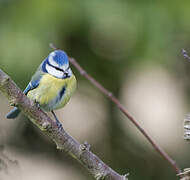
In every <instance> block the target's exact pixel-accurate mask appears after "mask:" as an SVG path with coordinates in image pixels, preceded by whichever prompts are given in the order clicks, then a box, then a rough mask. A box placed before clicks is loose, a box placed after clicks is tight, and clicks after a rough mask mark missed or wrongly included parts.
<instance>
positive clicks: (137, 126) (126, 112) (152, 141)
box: [50, 43, 181, 174]
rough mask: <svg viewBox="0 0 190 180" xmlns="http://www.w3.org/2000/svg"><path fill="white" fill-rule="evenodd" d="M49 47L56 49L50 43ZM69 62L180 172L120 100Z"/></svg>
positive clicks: (81, 69)
mask: <svg viewBox="0 0 190 180" xmlns="http://www.w3.org/2000/svg"><path fill="white" fill-rule="evenodd" d="M50 47H51V48H53V49H57V48H56V47H55V46H54V45H53V44H52V43H50ZM69 61H70V62H71V64H72V65H73V66H74V67H75V68H76V69H77V70H78V71H79V72H80V74H81V75H82V76H84V77H85V78H86V79H88V80H89V81H90V82H91V83H92V84H93V85H94V86H95V87H96V88H98V89H99V90H100V91H101V92H102V93H103V94H104V95H106V96H107V97H108V98H109V99H110V100H111V101H112V102H113V103H114V104H115V105H116V106H117V107H118V108H119V110H120V111H121V112H122V113H123V114H124V115H125V116H126V117H127V118H128V119H129V120H130V121H131V122H132V123H133V124H134V125H135V126H136V128H137V129H138V130H139V131H140V132H141V133H142V134H143V135H144V137H145V138H146V139H147V140H148V141H149V142H150V144H151V145H152V146H153V148H154V149H155V150H156V151H157V152H158V153H159V154H160V155H161V156H162V157H163V158H164V159H165V160H166V161H168V163H169V164H170V165H171V167H172V168H173V169H174V170H175V172H176V173H177V174H179V173H180V172H181V170H180V169H179V167H178V166H177V164H176V162H175V161H174V160H173V159H172V158H171V157H170V156H169V155H168V154H167V153H166V152H165V151H164V150H163V149H162V148H161V147H160V146H159V145H158V144H157V143H156V142H155V141H154V140H153V138H152V137H151V136H150V135H149V134H148V133H147V132H146V131H145V130H144V129H143V127H142V126H141V125H140V124H139V123H138V122H137V120H136V119H135V118H134V117H133V116H132V115H131V114H130V113H129V112H128V111H127V109H126V108H125V107H124V106H123V105H122V104H121V103H120V101H119V100H118V99H117V98H116V97H115V96H114V95H113V94H112V92H110V91H108V90H107V89H106V88H104V87H103V86H102V85H101V84H100V83H99V82H98V81H96V80H95V79H94V78H93V77H92V76H90V75H89V74H88V73H87V72H86V71H85V70H84V69H83V68H82V67H81V66H80V65H79V64H78V62H77V61H76V60H75V59H74V58H71V57H70V58H69Z"/></svg>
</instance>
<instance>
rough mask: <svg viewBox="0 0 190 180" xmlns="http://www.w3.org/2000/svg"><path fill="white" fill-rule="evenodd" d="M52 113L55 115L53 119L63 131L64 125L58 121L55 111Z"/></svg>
mask: <svg viewBox="0 0 190 180" xmlns="http://www.w3.org/2000/svg"><path fill="white" fill-rule="evenodd" d="M51 113H52V114H53V117H54V118H55V120H56V124H57V127H58V128H59V129H60V130H62V129H63V127H62V124H61V123H60V122H59V120H58V118H57V116H56V115H55V113H54V111H51Z"/></svg>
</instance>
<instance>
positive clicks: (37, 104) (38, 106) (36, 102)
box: [34, 100, 40, 109]
mask: <svg viewBox="0 0 190 180" xmlns="http://www.w3.org/2000/svg"><path fill="white" fill-rule="evenodd" d="M34 103H35V104H36V106H37V108H38V109H40V103H39V102H38V101H36V100H34Z"/></svg>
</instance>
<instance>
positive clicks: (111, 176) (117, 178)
mask: <svg viewBox="0 0 190 180" xmlns="http://www.w3.org/2000/svg"><path fill="white" fill-rule="evenodd" d="M0 91H2V93H3V94H4V95H5V96H6V97H7V98H8V99H9V102H10V104H11V105H14V106H17V107H19V109H20V110H22V112H23V113H24V114H25V115H26V116H27V117H28V118H29V119H30V120H31V121H32V122H33V123H34V124H35V125H37V126H38V127H39V128H40V129H41V130H42V131H43V133H44V134H46V135H47V136H49V137H50V138H51V139H52V140H53V141H54V142H55V144H56V145H57V148H58V149H61V150H64V151H66V152H67V153H68V154H70V155H71V156H72V157H73V158H75V159H77V160H78V161H79V162H80V163H81V164H82V165H83V166H84V167H85V168H86V169H87V170H88V171H89V172H90V173H91V175H92V176H93V177H94V178H95V179H97V180H100V179H105V180H127V177H126V175H124V176H121V175H119V174H118V173H116V172H115V171H114V170H113V169H111V168H110V167H109V166H108V165H106V164H105V163H104V162H103V161H101V160H100V159H99V158H98V157H97V156H96V155H95V154H93V153H92V152H91V151H90V150H89V148H90V146H89V145H88V143H86V142H85V143H84V144H80V143H79V142H77V141H76V140H75V139H74V138H73V137H71V136H70V135H69V134H68V133H67V132H66V131H65V130H64V129H63V130H60V129H59V128H58V127H57V125H56V123H55V121H53V120H52V119H51V118H49V117H48V116H47V114H46V113H44V112H43V111H42V110H41V109H39V108H38V107H37V106H36V104H35V103H34V102H32V101H31V100H29V99H28V98H27V97H26V96H25V95H24V94H23V93H22V91H21V90H20V89H19V88H18V87H17V86H16V84H15V83H14V82H13V81H12V80H11V79H10V77H9V76H8V75H6V74H5V73H4V72H3V71H2V70H1V69H0Z"/></svg>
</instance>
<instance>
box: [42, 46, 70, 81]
mask: <svg viewBox="0 0 190 180" xmlns="http://www.w3.org/2000/svg"><path fill="white" fill-rule="evenodd" d="M42 71H44V72H46V73H49V74H51V75H52V76H55V77H57V78H60V79H65V78H68V77H70V76H72V71H71V69H70V67H69V58H68V56H67V54H66V53H65V52H64V51H61V50H55V51H53V52H51V53H50V54H49V55H48V57H47V58H46V59H45V60H44V61H43V63H42Z"/></svg>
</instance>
